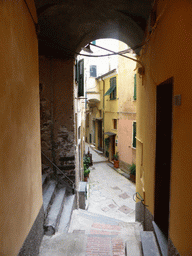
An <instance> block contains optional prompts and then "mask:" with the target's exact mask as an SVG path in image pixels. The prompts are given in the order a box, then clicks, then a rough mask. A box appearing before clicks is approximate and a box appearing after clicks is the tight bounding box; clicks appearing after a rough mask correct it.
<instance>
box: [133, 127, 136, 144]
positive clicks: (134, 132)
mask: <svg viewBox="0 0 192 256" xmlns="http://www.w3.org/2000/svg"><path fill="white" fill-rule="evenodd" d="M133 148H136V122H133Z"/></svg>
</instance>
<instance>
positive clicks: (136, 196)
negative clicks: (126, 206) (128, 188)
mask: <svg viewBox="0 0 192 256" xmlns="http://www.w3.org/2000/svg"><path fill="white" fill-rule="evenodd" d="M136 198H137V199H138V200H140V201H141V203H142V204H143V205H144V206H146V207H148V205H146V204H144V201H145V200H144V199H143V198H142V196H141V195H140V194H139V192H136V193H135V194H134V195H133V200H134V201H135V202H136Z"/></svg>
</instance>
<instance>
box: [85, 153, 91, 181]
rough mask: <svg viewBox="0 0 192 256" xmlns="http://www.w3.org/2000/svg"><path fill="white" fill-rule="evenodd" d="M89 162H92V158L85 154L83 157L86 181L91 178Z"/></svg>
mask: <svg viewBox="0 0 192 256" xmlns="http://www.w3.org/2000/svg"><path fill="white" fill-rule="evenodd" d="M89 164H90V158H89V157H86V156H85V157H84V159H83V167H84V181H87V179H88V178H89V173H90V169H89Z"/></svg>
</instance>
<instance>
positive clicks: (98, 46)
mask: <svg viewBox="0 0 192 256" xmlns="http://www.w3.org/2000/svg"><path fill="white" fill-rule="evenodd" d="M90 45H92V46H95V47H98V48H100V49H102V50H105V51H109V52H112V53H113V54H118V55H120V56H122V57H124V58H127V59H130V60H133V61H135V62H137V63H139V64H140V65H141V66H142V67H143V63H142V62H141V61H139V60H137V59H133V58H131V57H128V56H126V55H123V54H122V53H119V52H118V53H117V52H114V51H111V50H109V49H106V48H104V47H101V46H99V45H94V44H92V43H90Z"/></svg>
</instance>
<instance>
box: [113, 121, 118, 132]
mask: <svg viewBox="0 0 192 256" xmlns="http://www.w3.org/2000/svg"><path fill="white" fill-rule="evenodd" d="M113 129H115V130H117V119H113Z"/></svg>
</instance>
